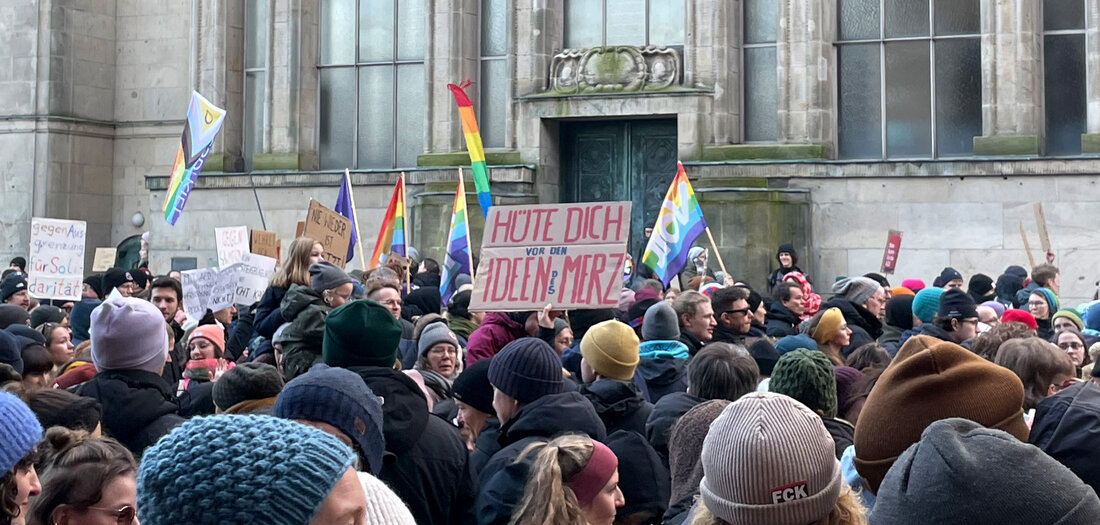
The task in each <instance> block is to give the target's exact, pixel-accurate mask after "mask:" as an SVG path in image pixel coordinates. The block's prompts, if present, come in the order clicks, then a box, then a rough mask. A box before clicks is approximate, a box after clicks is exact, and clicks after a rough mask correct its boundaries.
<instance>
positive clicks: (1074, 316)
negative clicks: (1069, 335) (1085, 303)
mask: <svg viewBox="0 0 1100 525" xmlns="http://www.w3.org/2000/svg"><path fill="white" fill-rule="evenodd" d="M1059 317H1065V318H1066V319H1069V320H1070V321H1071V322H1072V323H1073V324H1075V325H1077V331H1078V332H1080V331H1081V330H1084V329H1085V321H1084V320H1082V319H1081V316H1080V315H1079V314H1078V313H1077V312H1076V311H1074V310H1070V309H1068V308H1063V309H1061V310H1058V311H1057V312H1055V313H1054V315H1052V316H1050V322H1051V323H1053V322H1054V321H1057V320H1058V318H1059Z"/></svg>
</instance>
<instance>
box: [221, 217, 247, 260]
mask: <svg viewBox="0 0 1100 525" xmlns="http://www.w3.org/2000/svg"><path fill="white" fill-rule="evenodd" d="M214 242H215V243H216V244H217V247H218V267H219V268H225V267H227V266H229V265H231V264H236V263H239V262H241V257H243V256H244V254H246V253H248V228H247V227H245V226H231V227H228V228H214Z"/></svg>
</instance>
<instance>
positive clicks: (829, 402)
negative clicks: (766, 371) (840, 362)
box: [768, 350, 837, 417]
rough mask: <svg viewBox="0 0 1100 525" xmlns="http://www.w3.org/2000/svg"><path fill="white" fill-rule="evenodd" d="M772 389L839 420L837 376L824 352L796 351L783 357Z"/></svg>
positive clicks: (777, 367)
mask: <svg viewBox="0 0 1100 525" xmlns="http://www.w3.org/2000/svg"><path fill="white" fill-rule="evenodd" d="M768 390H769V391H771V392H775V393H777V394H783V395H785V396H788V397H792V398H794V399H796V400H797V401H799V402H800V403H802V404H804V405H806V406H807V407H810V410H813V411H817V412H821V413H822V414H824V416H825V417H836V407H837V401H836V375H835V374H834V372H833V363H832V362H830V361H829V358H828V357H827V356H826V355H825V354H824V353H822V352H818V351H812V350H795V351H793V352H787V353H786V354H783V355H782V356H780V358H779V361H777V362H776V363H775V368H774V369H773V370H772V379H771V382H770V383H768Z"/></svg>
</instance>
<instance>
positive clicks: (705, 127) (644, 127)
mask: <svg viewBox="0 0 1100 525" xmlns="http://www.w3.org/2000/svg"><path fill="white" fill-rule="evenodd" d="M1098 28H1100V0H525V1H508V0H362V1H357V0H268V1H259V0H246V1H244V2H233V1H228V0H189V1H187V2H146V1H139V0H36V1H32V0H11V1H9V2H6V3H5V4H4V5H3V6H0V29H2V30H3V31H0V35H3V36H0V101H2V104H0V113H2V114H3V118H0V152H2V153H3V155H4V156H3V158H4V159H6V160H5V161H4V162H2V163H0V178H2V180H3V189H2V190H0V199H2V200H0V203H2V205H0V231H2V232H3V235H2V238H3V245H2V246H0V256H8V255H15V254H20V253H24V252H25V251H26V245H27V242H28V236H29V233H28V230H29V228H28V224H29V219H30V217H31V216H32V215H36V216H50V217H59V218H75V219H83V220H87V221H88V222H89V246H90V247H93V246H110V245H116V244H119V243H121V242H124V241H126V240H127V239H132V236H134V235H137V234H140V233H141V232H143V231H149V232H151V239H152V240H151V252H150V257H151V263H152V266H153V267H154V269H155V270H167V269H168V268H169V267H173V266H175V267H186V266H189V265H192V264H195V265H198V266H200V267H201V266H206V265H209V264H211V261H213V260H215V256H214V240H213V228H214V227H215V226H229V225H239V224H246V225H248V226H250V227H254V228H266V229H268V230H274V231H277V232H279V233H280V235H281V236H282V237H283V243H284V245H286V244H287V243H289V241H290V240H291V238H292V234H293V232H294V229H295V224H296V222H297V221H299V220H301V219H302V216H303V215H304V213H305V209H306V207H307V203H308V199H309V198H311V197H312V198H315V199H317V200H319V201H321V202H323V203H326V204H327V205H332V204H333V203H334V202H335V198H336V193H337V187H338V184H339V181H340V177H341V176H342V173H343V169H344V168H349V169H350V170H351V177H352V181H353V184H354V187H355V197H356V204H357V206H358V208H359V218H360V223H361V224H360V227H361V229H362V231H363V232H364V237H368V238H366V239H365V241H366V246H365V248H366V249H367V250H368V251H369V249H370V248H371V247H372V246H373V232H374V231H376V226H377V224H378V220H379V218H380V217H381V216H382V214H383V212H384V210H385V207H386V204H387V203H388V199H389V196H390V192H391V188H392V186H393V183H394V181H395V180H396V178H397V176H398V174H399V173H401V172H405V173H406V174H407V182H408V197H409V201H410V202H409V206H410V214H411V220H410V222H411V227H412V232H411V238H412V244H413V245H415V246H416V247H417V248H419V249H420V251H421V253H423V254H426V255H433V256H437V257H438V256H439V255H440V254H441V252H442V248H443V247H442V239H443V236H444V230H445V229H446V224H447V221H448V214H449V211H450V210H449V208H450V205H451V200H452V198H453V191H454V184H455V181H456V180H457V168H458V166H461V165H463V164H467V163H468V158H467V156H466V153H465V145H464V143H463V138H462V133H461V129H460V126H459V121H458V113H457V111H456V109H455V104H454V100H453V98H452V96H451V93H450V92H449V90H448V89H447V87H446V85H447V84H448V83H451V82H455V83H457V82H459V81H461V80H463V79H471V80H473V81H474V84H473V86H472V87H471V88H470V89H469V94H470V96H471V98H472V99H474V102H475V105H476V107H477V108H478V112H479V119H480V125H481V128H482V135H483V139H484V141H485V143H486V146H487V152H488V160H489V164H490V167H491V179H492V183H493V191H494V195H495V200H496V202H497V203H498V204H508V203H530V202H562V201H586V200H612V199H614V200H631V201H634V202H635V206H634V208H635V213H634V223H635V224H634V230H635V234H634V235H633V236H632V240H631V250H632V252H634V253H635V255H637V252H639V251H640V249H641V247H642V246H643V245H644V238H643V236H642V233H641V232H642V230H643V229H644V227H645V226H648V225H652V223H653V220H654V218H655V216H656V210H657V206H658V205H659V202H660V200H661V198H662V197H663V194H664V191H665V189H666V188H667V184H668V181H669V180H670V179H671V177H672V175H673V174H674V171H675V161H676V160H677V159H679V160H682V161H683V162H684V165H685V167H686V169H687V171H688V175H689V176H690V177H691V179H692V180H693V181H694V184H695V187H696V191H697V193H698V195H699V198H700V201H701V202H702V204H703V207H704V212H705V215H706V217H707V218H708V222H709V223H710V225H711V229H712V231H713V233H714V235H715V238H716V241H717V244H718V246H719V251H720V252H721V254H722V257H723V259H724V260H725V262H726V264H727V265H728V266H729V267H730V271H731V273H732V274H734V275H735V276H739V277H743V278H745V279H747V280H749V281H750V282H752V283H754V284H763V279H764V276H765V275H767V273H768V271H769V270H770V269H771V268H772V267H773V266H774V264H775V262H774V251H775V248H776V246H777V245H778V244H780V243H784V242H793V243H794V244H795V245H796V247H798V248H799V250H800V252H801V253H802V254H803V257H802V260H801V261H800V263H801V266H802V267H803V268H805V269H807V270H808V271H810V272H811V273H812V275H813V276H814V277H815V280H816V281H817V282H818V283H821V284H822V285H825V284H827V283H831V282H832V281H833V280H834V279H835V278H836V277H837V276H843V275H855V274H862V273H865V272H869V271H877V270H878V267H879V263H880V261H881V259H882V254H883V248H884V245H885V240H886V236H887V231H888V230H889V229H896V230H901V231H902V232H904V237H903V241H902V251H901V254H900V257H899V263H898V267H897V275H898V276H899V277H902V276H904V277H921V278H923V279H925V280H926V281H929V282H930V281H931V279H932V278H933V277H934V276H935V275H936V274H938V273H939V271H940V269H942V268H943V267H944V266H948V265H950V266H954V267H955V268H957V269H959V270H960V271H961V272H962V273H963V274H964V275H965V276H969V275H971V274H973V273H975V272H984V273H987V274H989V275H992V276H994V277H995V276H996V275H997V274H999V273H1000V272H1001V271H1003V269H1004V267H1005V266H1007V265H1008V264H1021V265H1025V266H1026V264H1027V262H1026V261H1027V258H1026V256H1025V253H1024V250H1023V241H1022V239H1021V235H1020V229H1021V227H1022V228H1023V229H1024V230H1025V231H1026V232H1027V233H1028V235H1029V240H1030V242H1031V245H1032V248H1033V252H1034V255H1035V257H1036V258H1037V259H1041V258H1042V256H1041V254H1040V253H1039V251H1040V250H1039V249H1038V246H1039V239H1038V235H1037V228H1036V221H1035V218H1034V215H1033V212H1032V209H1033V204H1034V203H1036V202H1042V203H1043V204H1044V206H1045V212H1046V220H1047V228H1048V230H1049V231H1050V235H1051V241H1052V245H1053V248H1054V251H1055V253H1056V255H1057V261H1056V262H1057V264H1059V266H1061V268H1062V270H1063V279H1062V282H1063V296H1064V298H1065V299H1067V300H1069V301H1070V302H1073V301H1077V300H1083V299H1085V298H1086V297H1089V298H1091V295H1092V293H1093V291H1094V290H1095V278H1094V277H1093V275H1094V271H1093V265H1091V264H1090V261H1091V258H1092V257H1093V256H1098V255H1100V233H1098V232H1097V230H1096V229H1095V228H1092V227H1091V226H1090V225H1091V223H1092V222H1093V220H1092V219H1095V218H1097V217H1098V215H1097V212H1095V211H1094V210H1096V209H1097V204H1100V186H1098V184H1097V179H1096V176H1095V174H1096V173H1097V172H1098V171H1100V160H1098V159H1097V157H1096V156H1095V155H1096V153H1098V152H1100V84H1098V83H1097V81H1095V80H1093V79H1091V78H1089V77H1088V75H1086V72H1088V71H1095V70H1096V69H1097V68H1100V38H1098V37H1100V34H1098V33H1097V30H1098ZM192 89H195V90H197V91H199V92H201V93H202V94H203V95H204V96H205V97H207V98H208V99H210V100H211V101H213V102H214V103H215V104H218V105H220V106H221V107H224V108H226V109H227V110H228V114H229V116H228V119H227V121H226V124H225V126H224V127H223V129H222V132H221V134H220V135H219V137H218V139H217V141H216V143H215V148H214V151H215V153H214V154H213V155H212V156H211V158H210V160H209V162H208V163H207V167H206V168H205V171H204V172H203V175H202V177H201V178H200V180H199V183H198V185H197V186H196V189H195V191H194V192H193V193H192V195H191V198H190V201H189V202H188V205H187V208H186V210H185V211H184V213H183V215H182V217H181V218H180V220H179V222H178V223H177V224H176V225H175V226H174V227H172V226H168V225H167V224H166V223H165V222H164V220H163V219H162V217H161V213H160V209H161V204H162V202H163V199H164V196H165V188H166V187H167V175H168V172H169V170H170V167H171V163H172V161H173V159H174V155H175V151H176V148H177V147H178V144H179V136H180V132H181V130H182V126H183V118H182V117H183V113H184V111H185V109H186V104H187V99H188V97H189V94H190V91H191V90H192ZM467 187H468V188H471V189H472V187H471V186H470V185H468V186H467ZM469 202H470V204H471V206H476V199H469ZM261 210H262V212H261ZM470 216H471V218H472V226H473V228H474V240H475V243H476V242H477V241H478V239H479V235H478V230H479V228H480V221H479V218H480V213H478V212H477V211H476V210H471V213H470ZM89 257H90V255H89ZM712 260H713V258H712ZM357 264H358V263H357V262H356V261H353V262H352V263H351V267H357Z"/></svg>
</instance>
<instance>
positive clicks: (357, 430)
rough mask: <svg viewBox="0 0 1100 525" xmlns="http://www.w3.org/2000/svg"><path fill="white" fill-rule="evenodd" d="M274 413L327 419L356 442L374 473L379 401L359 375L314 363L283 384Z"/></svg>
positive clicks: (379, 443)
mask: <svg viewBox="0 0 1100 525" xmlns="http://www.w3.org/2000/svg"><path fill="white" fill-rule="evenodd" d="M274 415H275V417H281V418H283V419H304V420H307V421H319V422H322V423H328V424H330V425H332V426H334V427H336V428H338V429H340V431H341V432H343V433H344V434H345V435H347V436H348V438H350V439H351V440H353V441H355V443H356V444H358V445H359V449H360V450H361V451H362V452H363V456H364V458H365V459H366V460H367V465H363V467H366V468H365V469H364V471H369V472H370V473H371V474H374V475H376V476H377V475H378V473H379V472H380V471H381V470H382V454H383V453H384V452H385V451H386V440H385V437H384V436H383V435H382V404H381V403H380V402H379V401H378V396H376V395H374V392H373V391H371V389H370V387H368V386H367V384H366V383H364V382H363V378H361V377H359V375H358V374H356V373H355V372H352V371H350V370H345V369H343V368H329V367H328V366H325V365H315V366H314V367H313V368H312V369H310V371H309V372H307V373H305V374H302V375H300V376H298V377H296V378H294V380H292V381H291V382H289V383H287V384H286V387H284V388H283V391H282V392H281V393H280V394H279V398H278V399H276V400H275V408H274Z"/></svg>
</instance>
